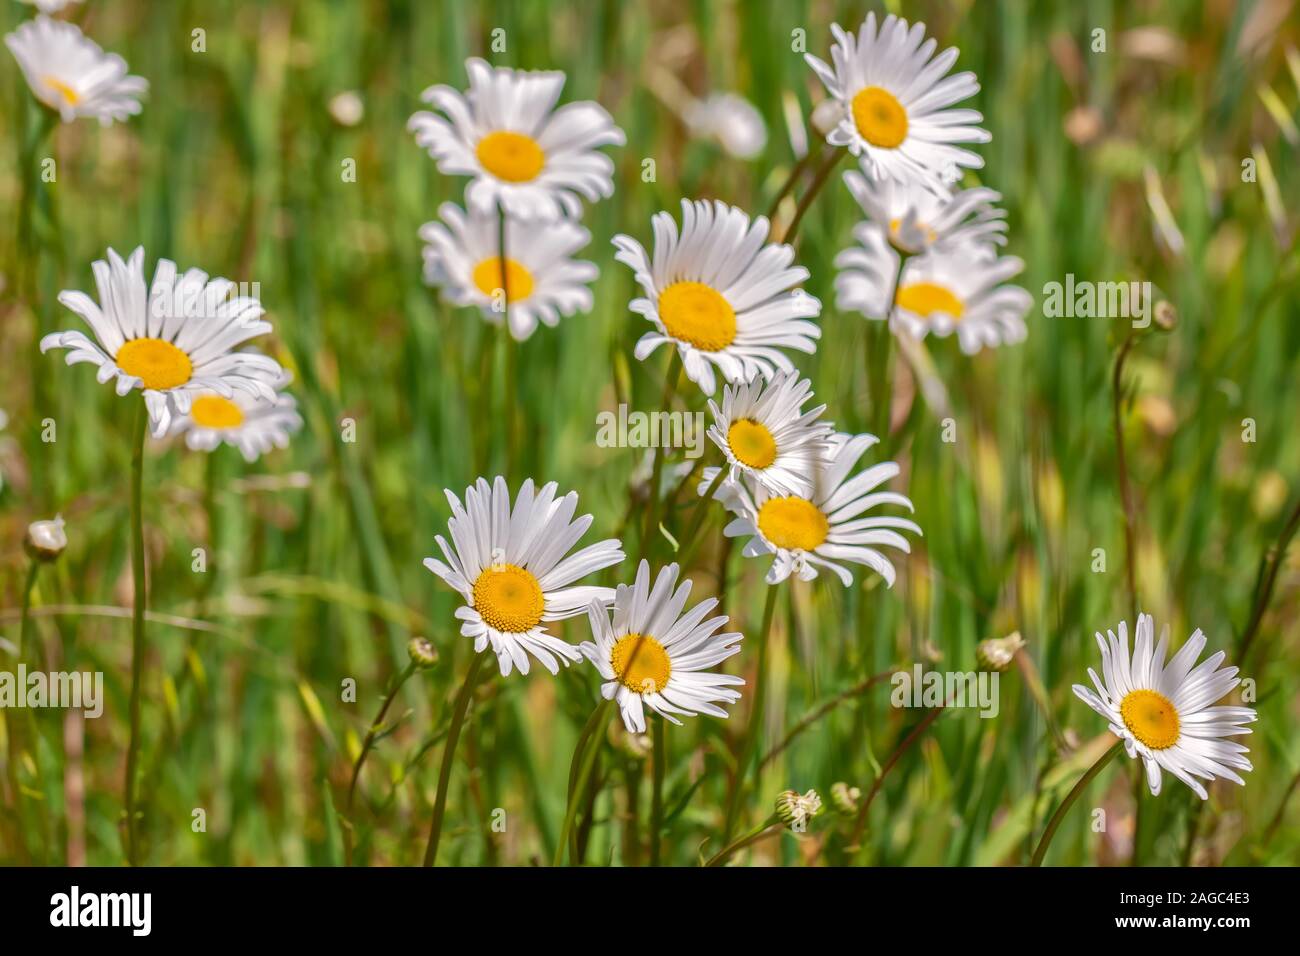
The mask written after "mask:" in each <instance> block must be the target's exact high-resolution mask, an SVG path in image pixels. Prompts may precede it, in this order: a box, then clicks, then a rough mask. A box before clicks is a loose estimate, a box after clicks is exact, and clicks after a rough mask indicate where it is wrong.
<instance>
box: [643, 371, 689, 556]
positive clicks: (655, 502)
mask: <svg viewBox="0 0 1300 956" xmlns="http://www.w3.org/2000/svg"><path fill="white" fill-rule="evenodd" d="M681 367H682V358H681V355H680V354H679V353H678V351H677V349H676V348H674V349H673V354H672V358H670V359H669V360H668V374H667V376H666V377H665V378H664V392H663V399H662V401H661V402H660V403H659V404H660V411H661V412H664V413H667V412H668V411H669V409H670V408H672V403H673V395H674V393H675V392H676V391H677V376H678V375H679V373H680V371H681ZM659 420H660V421H663V420H664V419H663V416H662V415H661V416H660V419H659ZM660 437H661V438H662V436H660ZM663 467H664V446H663V442H662V441H658V442H656V443H655V450H654V465H653V466H652V467H651V469H650V489H649V496H648V499H647V501H646V509H645V529H644V530H643V531H642V532H641V556H642V557H643V558H647V559H648V558H649V557H650V543H651V541H652V540H653V537H652V536H653V534H654V530H655V527H656V526H657V525H658V523H659V520H658V513H659V476H660V475H661V474H662V473H663Z"/></svg>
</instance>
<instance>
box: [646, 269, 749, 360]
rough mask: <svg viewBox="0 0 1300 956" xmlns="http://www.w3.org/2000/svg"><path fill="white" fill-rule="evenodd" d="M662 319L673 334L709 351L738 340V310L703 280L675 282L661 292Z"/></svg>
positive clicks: (660, 308) (660, 313)
mask: <svg viewBox="0 0 1300 956" xmlns="http://www.w3.org/2000/svg"><path fill="white" fill-rule="evenodd" d="M659 321H661V322H663V324H664V328H665V329H667V330H668V334H669V335H671V336H672V337H673V338H675V339H678V340H680V341H682V342H686V343H687V344H689V345H694V346H695V347H696V348H697V349H701V350H703V351H705V352H718V351H721V350H722V349H725V348H726V347H727V346H728V345H730V344H731V343H732V342H734V341H735V340H736V310H735V309H733V308H732V307H731V303H730V302H728V301H727V300H726V299H724V298H723V297H722V293H720V292H718V291H717V290H716V289H713V288H711V287H709V286H707V285H705V284H704V283H702V282H674V283H673V284H672V285H670V286H669V287H668V288H666V289H664V291H663V292H661V293H660V294H659Z"/></svg>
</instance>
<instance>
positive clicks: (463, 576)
mask: <svg viewBox="0 0 1300 956" xmlns="http://www.w3.org/2000/svg"><path fill="white" fill-rule="evenodd" d="M555 492H556V484H555V482H550V483H549V484H546V485H544V486H543V487H542V488H541V490H540V491H534V487H533V480H532V479H531V478H529V479H528V480H527V481H525V482H524V483H523V486H522V487H521V488H520V489H519V495H518V496H517V497H516V498H515V502H514V507H513V508H512V507H511V503H510V489H509V488H507V487H506V482H505V479H504V478H501V477H498V478H496V479H495V480H494V481H493V483H492V484H491V485H489V484H488V482H487V479H485V478H480V479H479V480H478V482H477V483H476V484H474V485H472V486H470V487H469V488H466V489H465V504H464V505H462V504H461V503H460V499H459V498H457V497H456V496H455V495H454V494H453V493H452V492H450V491H447V492H446V495H447V501H448V502H449V503H450V504H451V514H452V516H451V520H450V521H448V522H447V527H448V529H449V530H450V532H451V544H450V545H448V543H447V541H446V540H445V539H444V538H443V537H442V535H438V537H437V541H438V547H439V548H440V549H442V554H443V557H445V558H446V559H447V561H446V563H445V564H444V563H443V562H442V561H439V560H438V559H437V558H426V559H425V561H424V566H425V567H426V568H428V569H429V570H430V571H432V572H433V573H434V574H436V575H438V577H440V578H442V579H443V580H444V581H446V582H447V584H448V585H450V586H451V587H453V588H455V589H456V590H457V591H459V592H460V593H461V594H462V595H463V596H464V598H465V602H466V603H465V606H464V607H460V608H457V609H456V617H457V618H459V619H460V620H461V621H463V622H464V623H463V624H462V625H461V628H460V632H461V634H463V635H464V636H466V637H472V638H474V650H475V652H477V653H482V652H483V651H484V650H486V649H487V647H488V645H489V644H490V645H491V647H492V650H493V651H494V652H495V653H496V655H497V663H498V664H499V665H500V668H501V673H502V675H503V676H505V675H508V674H509V673H510V671H511V670H512V669H514V668H518V669H519V672H520V673H521V674H527V673H528V667H529V659H528V655H530V654H531V655H532V656H533V657H536V658H537V659H538V660H539V661H541V662H542V665H543V666H544V667H546V669H547V670H549V671H550V672H551V673H552V674H556V673H558V672H559V669H560V668H559V661H563V662H564V663H565V664H566V665H567V664H568V663H569V662H570V661H577V660H581V659H582V655H581V653H580V652H579V651H578V649H577V648H576V647H573V646H572V645H570V644H567V643H565V642H564V641H562V640H560V639H559V638H558V637H554V636H552V635H551V634H548V633H547V631H546V627H545V625H546V624H547V623H548V622H550V621H559V620H563V619H565V618H569V617H573V616H574V615H577V614H581V613H582V612H583V611H585V610H586V609H587V607H588V605H590V604H591V603H592V602H593V601H596V602H598V603H608V602H609V601H610V600H611V599H612V598H613V596H614V591H613V589H612V588H606V587H593V586H574V584H573V582H575V581H577V580H578V579H579V578H582V577H585V576H586V575H588V574H591V573H592V572H594V571H599V570H600V569H601V568H607V567H609V566H610V565H612V564H618V563H619V562H620V561H622V560H623V549H622V546H621V545H620V544H619V542H618V541H617V540H615V539H613V538H610V539H607V540H605V541H601V542H598V543H596V544H592V545H588V546H587V547H585V548H582V549H581V550H579V551H575V552H574V553H573V554H569V553H568V552H569V549H570V548H572V547H573V546H574V545H575V544H577V543H578V540H579V539H580V538H581V537H582V536H583V534H584V533H586V531H587V529H588V528H589V527H591V522H592V517H591V515H582V516H581V517H580V518H578V519H576V520H575V519H574V517H573V513H574V511H575V510H576V509H577V507H578V495H577V494H576V493H575V492H572V491H571V492H569V493H568V494H567V495H565V496H564V497H563V498H559V499H557V498H556V497H555ZM566 555H567V557H566Z"/></svg>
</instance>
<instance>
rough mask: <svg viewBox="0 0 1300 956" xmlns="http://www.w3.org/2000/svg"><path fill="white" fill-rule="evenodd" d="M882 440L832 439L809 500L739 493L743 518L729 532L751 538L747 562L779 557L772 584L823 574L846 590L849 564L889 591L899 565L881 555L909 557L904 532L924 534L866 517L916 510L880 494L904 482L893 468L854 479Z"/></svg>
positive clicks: (901, 498) (899, 522)
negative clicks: (884, 510)
mask: <svg viewBox="0 0 1300 956" xmlns="http://www.w3.org/2000/svg"><path fill="white" fill-rule="evenodd" d="M877 441H879V439H877V438H876V436H874V435H865V434H864V435H847V434H844V433H842V432H840V433H836V434H835V435H833V436H832V437H831V439H830V444H829V447H828V449H827V454H826V460H825V462H824V463H823V465H822V467H821V468H820V469H819V470H818V472H817V473H816V475H815V477H814V486H815V489H816V490H815V491H814V492H813V494H811V495H773V494H772V493H771V492H769V491H768V490H767V489H766V488H764V487H763V486H762V485H758V484H755V483H752V482H743V481H742V482H738V483H737V484H736V485H735V492H736V493H735V498H734V500H735V502H736V507H735V508H734V509H733V510H735V511H736V512H737V514H738V517H737V518H736V519H735V520H734V521H732V522H731V523H730V524H728V525H727V527H726V528H725V529H724V530H725V533H726V535H727V537H730V538H737V537H746V536H748V537H749V538H750V540H749V541H748V542H747V543H746V544H745V550H744V554H745V557H748V558H754V557H761V556H762V555H765V554H771V555H775V559H774V560H773V562H772V567H771V569H770V570H769V571H768V572H767V582H768V584H777V583H779V582H781V581H784V580H785V579H786V578H788V577H789V576H790V575H791V573H793V574H796V575H798V577H799V579H800V580H802V581H810V580H812V579H813V578H815V577H817V569H818V568H819V567H824V568H829V569H830V570H831V571H834V572H835V574H836V575H838V576H839V579H840V580H841V581H843V582H844V586H845V587H848V586H850V585H851V584H852V583H853V575H852V573H851V572H850V571H849V569H848V568H846V567H845V566H844V562H850V563H853V564H864V565H866V566H867V567H869V568H871V570H873V571H875V572H876V573H877V574H879V575H880V576H881V577H882V578H884V579H885V583H886V584H887V585H889V586H890V587H893V585H894V577H895V574H894V565H893V563H892V562H891V561H890V560H889V558H887V557H886V556H885V555H884V554H883V553H882V552H881V550H880V549H881V548H896V549H898V550H899V551H902V552H904V553H908V552H910V551H911V545H910V544H909V543H908V541H907V539H906V538H904V537H903V536H902V535H901V534H900V533H899V532H900V531H910V532H912V533H913V534H918V535H919V534H921V529H920V528H919V527H918V526H917V525H916V523H915V522H914V521H910V520H908V519H907V518H896V517H893V516H890V515H872V516H867V517H862V515H863V514H864V512H867V511H870V510H871V509H873V508H876V507H879V506H880V505H900V506H902V507H904V508H906V509H907V510H908V511H911V510H913V509H912V502H911V501H910V500H909V499H908V498H907V497H906V496H905V495H901V494H898V493H897V492H893V491H876V488H878V487H879V486H880V485H882V484H884V483H885V482H886V481H889V480H890V479H892V478H894V477H895V476H897V475H898V472H899V468H898V465H897V463H895V462H892V461H886V462H881V463H880V464H878V465H872V466H871V467H870V468H868V469H867V470H866V471H862V472H859V473H858V474H856V475H854V476H853V477H852V478H849V472H850V471H852V470H853V467H854V465H856V464H857V461H858V459H859V458H861V457H862V453H863V452H865V451H866V450H867V449H868V448H870V447H871V446H872V445H874V444H875V443H876V442H877Z"/></svg>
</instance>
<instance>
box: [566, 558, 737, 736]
mask: <svg viewBox="0 0 1300 956" xmlns="http://www.w3.org/2000/svg"><path fill="white" fill-rule="evenodd" d="M677 573H678V567H677V565H675V564H670V565H668V566H667V567H665V568H663V569H661V570H660V571H659V574H658V576H657V577H656V578H655V582H654V587H651V586H650V565H649V564H648V563H647V562H645V561H642V562H641V563H640V565H639V566H638V567H637V571H636V580H635V581H634V582H633V583H632V584H630V585H628V584H620V585H619V586H618V590H617V591H616V592H615V595H614V607H613V612H614V614H613V620H612V621H611V620H610V615H609V613H608V611H607V610H606V609H605V607H604V606H603V605H601V604H598V603H595V604H592V605H591V607H590V608H589V609H588V617H589V618H590V619H591V633H592V637H594V638H595V640H594V641H587V642H585V643H584V644H582V653H583V654H585V655H586V656H587V659H588V660H590V661H591V662H592V663H593V664H595V665H596V669H597V670H598V671H600V676H601V677H603V678H604V679H605V683H604V684H602V685H601V688H600V692H601V694H602V695H603V696H604V697H605V699H606V700H614V701H616V702H617V703H618V709H619V712H620V713H621V714H622V715H623V724H624V726H626V727H627V729H628V730H629V731H630V732H632V733H634V734H642V733H645V730H646V722H645V708H646V707H649V708H650V709H651V710H653V711H654V712H655V713H657V714H659V716H661V717H663V718H664V719H665V720H670V721H672V722H673V723H674V724H680V723H681V721H680V720H678V719H677V715H683V716H689V715H694V714H709V715H710V716H713V717H726V716H727V712H726V711H725V710H723V709H722V708H721V707H719V706H718V705H719V704H728V703H735V702H736V701H738V700H740V691H738V690H733V688H735V687H739V686H742V685H743V684H744V683H745V681H744V679H743V678H740V677H735V676H733V675H731V674H715V673H709V671H708V669H709V668H711V667H714V666H716V665H717V664H720V663H721V662H722V661H724V660H726V659H727V658H728V657H731V656H732V655H733V654H738V653H740V641H741V635H740V634H738V633H731V632H728V633H721V634H720V633H718V631H719V630H720V629H721V628H722V627H724V626H725V625H726V623H727V618H726V616H725V615H719V616H717V617H709V614H710V613H711V612H712V611H713V610H714V608H716V607H717V606H718V601H717V599H716V598H708V599H707V600H704V601H701V602H700V603H699V604H697V605H695V607H693V608H691V609H690V610H689V611H686V613H684V614H683V613H682V612H683V611H684V610H685V608H686V599H687V598H688V597H689V596H690V593H691V582H690V581H689V580H686V581H683V582H682V583H681V584H680V585H678V584H677Z"/></svg>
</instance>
